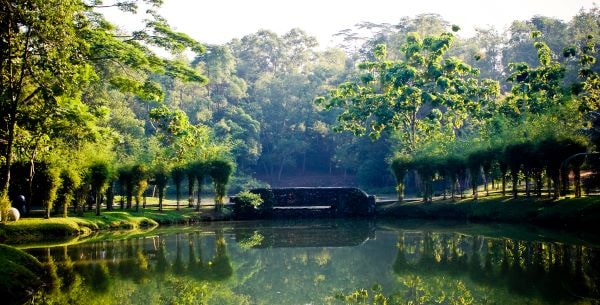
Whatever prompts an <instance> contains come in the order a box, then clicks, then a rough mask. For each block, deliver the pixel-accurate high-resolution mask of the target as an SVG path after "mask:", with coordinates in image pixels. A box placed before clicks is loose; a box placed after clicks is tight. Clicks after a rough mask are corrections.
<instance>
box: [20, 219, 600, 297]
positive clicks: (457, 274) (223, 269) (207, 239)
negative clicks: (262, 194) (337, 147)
mask: <svg viewBox="0 0 600 305" xmlns="http://www.w3.org/2000/svg"><path fill="white" fill-rule="evenodd" d="M597 245H598V244H597V241H594V240H593V239H589V238H586V237H581V236H575V235H568V234H562V233H560V232H555V231H545V230H541V229H537V228H532V227H514V226H508V225H469V224H440V223H420V222H402V221H393V222H380V221H378V222H375V221H366V220H314V221H309V220H296V221H293V220H287V221H255V222H223V223H210V224H202V225H199V226H188V227H168V228H164V229H159V230H156V231H152V232H150V233H148V234H145V235H140V236H137V237H133V238H128V239H121V240H113V241H95V242H88V243H83V244H78V245H72V246H57V247H38V248H31V249H27V250H26V251H27V252H29V253H31V254H32V255H34V256H35V257H37V258H38V259H39V260H40V261H41V262H43V263H44V264H47V265H48V266H49V269H50V270H51V274H52V278H53V283H52V285H51V286H52V287H48V289H47V291H46V292H45V293H43V294H39V295H37V296H36V297H35V299H34V300H33V301H32V303H33V304H119V305H125V304H148V305H149V304H287V305H292V304H384V302H387V303H388V304H600V247H597Z"/></svg>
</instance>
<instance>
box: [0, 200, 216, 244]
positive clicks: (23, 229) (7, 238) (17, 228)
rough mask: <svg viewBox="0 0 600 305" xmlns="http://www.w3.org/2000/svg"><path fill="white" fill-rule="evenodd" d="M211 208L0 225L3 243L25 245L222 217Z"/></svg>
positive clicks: (34, 220) (117, 212) (131, 212)
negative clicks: (198, 210)
mask: <svg viewBox="0 0 600 305" xmlns="http://www.w3.org/2000/svg"><path fill="white" fill-rule="evenodd" d="M222 217H223V215H216V214H215V213H214V212H213V208H212V207H203V209H202V210H201V211H200V213H199V212H196V211H195V210H194V209H193V208H185V209H182V210H180V211H176V210H174V209H170V210H165V211H163V212H158V211H157V210H156V209H140V211H139V212H135V211H128V210H125V211H120V210H119V211H112V212H102V214H101V215H100V216H96V215H95V213H94V212H87V213H84V215H83V216H71V217H66V218H64V217H54V218H50V219H44V218H23V219H21V220H19V221H16V222H8V223H6V224H2V225H0V243H6V244H23V243H35V242H41V241H44V242H49V241H64V240H68V239H70V238H75V237H79V238H80V237H85V236H88V235H90V234H91V233H93V232H99V231H114V230H119V231H125V232H127V231H133V230H139V229H152V228H155V227H157V226H158V225H160V224H188V223H193V222H198V221H204V220H215V219H221V218H222Z"/></svg>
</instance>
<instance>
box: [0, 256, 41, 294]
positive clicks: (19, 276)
mask: <svg viewBox="0 0 600 305" xmlns="http://www.w3.org/2000/svg"><path fill="white" fill-rule="evenodd" d="M43 274H45V270H44V267H43V266H42V264H40V262H39V261H38V260H37V259H36V258H35V257H33V256H31V255H29V254H27V253H25V252H23V251H21V250H18V249H15V248H12V247H9V246H6V245H0V295H2V298H3V304H22V303H23V302H24V301H25V300H26V299H27V298H29V297H30V294H31V293H33V292H35V291H37V290H38V289H39V288H40V287H41V286H42V285H43V281H44V279H43V278H42V276H43Z"/></svg>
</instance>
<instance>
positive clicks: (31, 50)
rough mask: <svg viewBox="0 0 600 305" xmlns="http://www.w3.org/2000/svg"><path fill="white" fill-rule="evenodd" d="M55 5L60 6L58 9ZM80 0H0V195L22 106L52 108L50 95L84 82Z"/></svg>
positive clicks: (53, 101) (71, 90)
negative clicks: (0, 140)
mask: <svg viewBox="0 0 600 305" xmlns="http://www.w3.org/2000/svg"><path fill="white" fill-rule="evenodd" d="M58 8H60V9H58ZM81 9H82V7H81V3H80V1H77V0H67V1H54V0H51V1H40V0H34V1H26V2H22V1H19V2H14V1H2V2H1V3H0V20H1V21H0V22H1V26H0V28H1V30H0V37H1V38H0V40H1V41H3V43H1V44H0V75H2V77H1V78H0V112H1V113H2V122H1V126H0V136H1V137H2V139H3V140H4V141H2V147H1V150H2V156H3V161H4V162H3V170H2V176H1V177H0V182H1V186H0V187H1V189H0V192H1V193H2V194H1V195H2V196H7V195H8V194H7V192H8V187H9V183H10V167H11V164H12V162H13V158H14V150H13V149H14V144H15V137H16V129H17V126H18V122H19V120H20V119H22V118H20V116H21V114H22V112H23V111H24V110H25V108H31V107H34V106H40V107H42V106H45V107H50V108H51V109H57V108H58V104H57V103H56V99H55V98H56V96H59V95H64V96H72V95H73V94H74V93H75V92H77V90H74V88H73V87H72V86H73V85H74V84H76V83H85V82H86V81H87V77H88V75H89V73H87V70H88V69H89V66H88V65H87V64H86V63H85V61H84V60H83V54H82V53H83V51H84V50H82V47H84V45H82V44H81V43H82V41H81V40H80V39H79V37H78V35H79V31H80V30H82V29H83V28H85V22H84V20H83V19H84V18H82V16H81V15H80V14H78V12H80V11H81Z"/></svg>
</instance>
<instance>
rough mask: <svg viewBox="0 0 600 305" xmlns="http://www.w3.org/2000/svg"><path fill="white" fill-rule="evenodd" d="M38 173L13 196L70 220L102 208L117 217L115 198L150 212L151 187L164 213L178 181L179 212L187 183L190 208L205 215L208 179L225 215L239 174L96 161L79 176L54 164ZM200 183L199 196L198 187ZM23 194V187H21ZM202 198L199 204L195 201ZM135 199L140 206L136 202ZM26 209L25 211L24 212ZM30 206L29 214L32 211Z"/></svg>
mask: <svg viewBox="0 0 600 305" xmlns="http://www.w3.org/2000/svg"><path fill="white" fill-rule="evenodd" d="M36 165H37V168H38V172H37V173H36V176H35V178H34V179H33V180H32V183H31V184H29V185H27V183H26V182H24V181H18V180H17V184H15V185H18V186H19V187H23V185H26V187H25V189H13V193H15V194H17V193H21V194H27V195H28V196H31V197H33V198H34V200H35V201H36V202H40V203H41V204H42V205H43V206H44V208H45V209H46V217H48V218H49V217H50V216H51V214H52V212H53V211H54V212H60V213H61V214H62V215H63V217H67V215H68V209H69V207H72V208H73V210H74V212H75V213H78V214H79V213H82V212H83V210H84V209H85V208H86V205H87V209H88V210H92V209H93V208H94V207H95V209H96V215H100V210H101V205H102V204H105V206H106V209H107V210H109V211H112V210H113V208H114V198H115V194H117V193H118V194H119V195H120V202H119V203H120V208H121V209H125V208H126V209H132V208H135V211H139V207H140V204H142V208H146V201H145V198H143V196H145V195H144V194H145V193H146V192H147V191H148V187H149V186H150V185H153V186H154V187H155V189H156V191H157V193H158V210H159V211H162V210H163V199H164V197H165V189H166V188H167V185H168V184H169V181H172V183H173V185H174V186H175V191H176V196H177V208H176V209H177V210H179V209H180V198H181V185H182V183H183V181H184V180H185V179H186V178H187V180H188V190H189V207H193V206H194V202H195V203H196V204H195V207H196V211H199V210H200V204H201V202H200V200H201V199H200V193H201V192H202V189H201V187H202V185H203V184H204V182H205V180H206V178H210V179H211V181H212V184H213V187H214V194H215V209H216V210H220V209H221V208H222V206H223V203H224V197H225V196H226V191H227V184H228V183H229V179H230V177H231V174H232V173H233V171H234V164H233V163H232V162H231V161H228V160H219V159H215V160H208V161H200V160H199V161H194V162H191V163H188V164H185V165H181V166H175V167H171V166H168V165H160V166H156V167H152V168H149V167H148V166H146V165H145V164H135V165H133V166H124V167H120V168H117V169H115V167H114V166H112V165H111V164H109V163H107V162H103V161H96V162H94V163H92V164H90V165H89V166H88V167H85V168H82V169H79V171H74V170H72V169H63V170H60V169H59V168H56V167H53V165H52V164H50V163H43V162H41V163H39V164H36ZM26 168H27V166H25V165H22V164H15V165H14V170H13V172H15V173H17V174H21V173H22V172H23V170H24V169H26ZM196 183H197V185H198V186H197V191H196V189H195V185H196ZM15 188H17V186H15ZM195 194H197V196H198V197H197V199H195V198H194V195H195ZM134 199H135V206H133V204H132V203H133V200H134ZM19 208H21V207H19ZM29 209H30V206H26V207H25V210H29Z"/></svg>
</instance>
